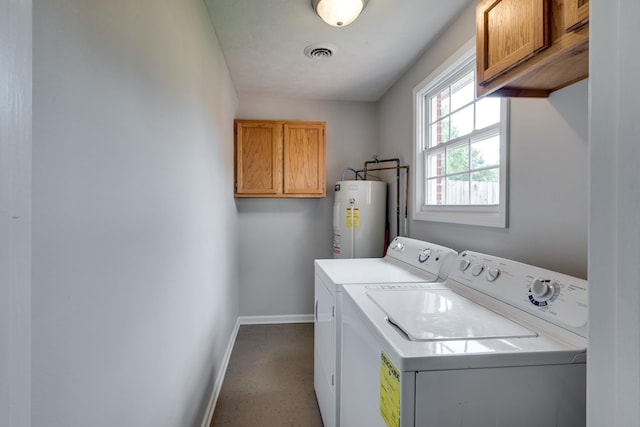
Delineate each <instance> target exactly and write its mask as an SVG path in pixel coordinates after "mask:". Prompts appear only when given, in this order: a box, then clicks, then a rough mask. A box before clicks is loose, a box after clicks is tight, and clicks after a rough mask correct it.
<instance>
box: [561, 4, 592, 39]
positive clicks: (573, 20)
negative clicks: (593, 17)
mask: <svg viewBox="0 0 640 427" xmlns="http://www.w3.org/2000/svg"><path fill="white" fill-rule="evenodd" d="M564 22H565V25H566V27H567V28H566V30H567V32H569V31H573V30H575V29H577V28H580V27H581V26H583V25H584V24H586V23H587V22H589V0H565V2H564Z"/></svg>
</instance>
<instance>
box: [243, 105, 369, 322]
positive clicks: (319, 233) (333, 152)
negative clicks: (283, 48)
mask: <svg viewBox="0 0 640 427" xmlns="http://www.w3.org/2000/svg"><path fill="white" fill-rule="evenodd" d="M375 113H376V109H375V104H373V103H367V102H329V101H305V100H292V99H286V98H276V97H267V96H260V95H255V94H253V95H251V94H241V95H240V97H239V108H238V113H237V115H236V117H237V118H242V119H271V120H275V119H285V120H319V121H325V122H326V125H327V134H326V136H327V197H326V198H324V199H302V200H290V199H237V200H236V204H237V206H238V213H239V225H240V234H239V244H240V248H241V253H242V256H241V259H240V314H241V315H243V316H282V315H301V314H302V315H305V314H306V315H308V314H311V313H313V301H314V299H313V260H314V259H316V258H331V257H332V252H331V238H332V220H333V218H332V215H333V212H332V208H333V184H334V183H335V182H336V181H338V180H339V179H340V173H341V171H342V169H343V168H345V167H354V168H358V169H359V168H362V167H363V163H364V161H365V160H371V159H372V156H373V155H374V154H376V148H377V143H378V136H377V126H376V115H375ZM346 178H347V179H353V174H348V175H347V177H346Z"/></svg>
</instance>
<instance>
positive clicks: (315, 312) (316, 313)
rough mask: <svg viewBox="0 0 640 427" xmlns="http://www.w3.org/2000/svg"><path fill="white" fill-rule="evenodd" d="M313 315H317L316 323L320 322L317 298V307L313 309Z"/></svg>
mask: <svg viewBox="0 0 640 427" xmlns="http://www.w3.org/2000/svg"><path fill="white" fill-rule="evenodd" d="M313 315H314V316H315V318H316V323H318V300H316V306H315V308H314V309H313Z"/></svg>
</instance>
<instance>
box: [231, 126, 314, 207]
mask: <svg viewBox="0 0 640 427" xmlns="http://www.w3.org/2000/svg"><path fill="white" fill-rule="evenodd" d="M234 126H235V196H236V197H285V198H286V197H299V198H320V197H325V196H326V169H325V155H326V154H325V146H326V142H325V123H324V122H300V121H273V120H235V122H234Z"/></svg>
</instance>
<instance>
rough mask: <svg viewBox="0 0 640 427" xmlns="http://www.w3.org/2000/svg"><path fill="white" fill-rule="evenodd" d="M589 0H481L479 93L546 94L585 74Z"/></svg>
mask: <svg viewBox="0 0 640 427" xmlns="http://www.w3.org/2000/svg"><path fill="white" fill-rule="evenodd" d="M588 19H589V2H588V0H481V1H480V2H479V3H478V5H477V7H476V61H477V81H478V86H477V93H478V96H485V95H491V94H493V95H498V96H510V97H546V96H549V93H551V92H553V91H555V90H558V89H561V88H563V87H565V86H568V85H570V84H572V83H575V82H577V81H579V80H582V79H584V78H586V77H587V76H588V75H589V25H588Z"/></svg>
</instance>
